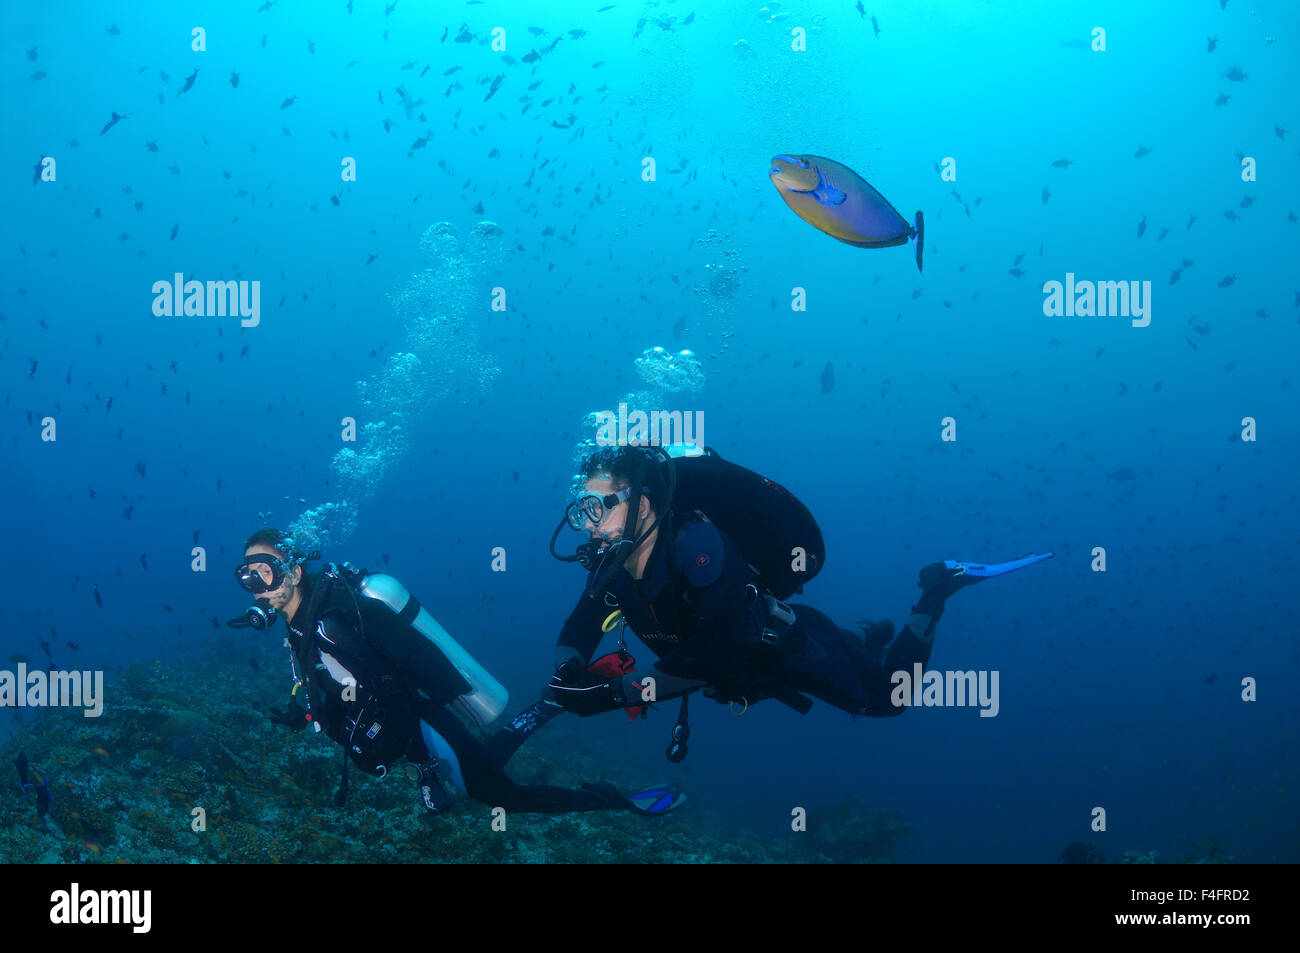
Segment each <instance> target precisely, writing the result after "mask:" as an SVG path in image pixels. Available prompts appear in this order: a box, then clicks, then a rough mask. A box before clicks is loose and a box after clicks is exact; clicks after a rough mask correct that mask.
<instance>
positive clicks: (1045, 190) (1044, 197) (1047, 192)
mask: <svg viewBox="0 0 1300 953" xmlns="http://www.w3.org/2000/svg"><path fill="white" fill-rule="evenodd" d="M1051 197H1052V193H1051V192H1049V191H1047V186H1045V185H1044V186H1043V204H1044V205H1046V204H1047V200H1048V199H1050V198H1051Z"/></svg>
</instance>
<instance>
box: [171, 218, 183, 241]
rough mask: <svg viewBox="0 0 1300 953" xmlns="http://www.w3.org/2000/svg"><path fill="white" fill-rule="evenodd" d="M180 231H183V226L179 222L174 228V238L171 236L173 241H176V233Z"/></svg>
mask: <svg viewBox="0 0 1300 953" xmlns="http://www.w3.org/2000/svg"><path fill="white" fill-rule="evenodd" d="M180 230H181V226H180V223H179V222H178V223H177V224H175V225H173V226H172V236H171V237H172V240H175V238H176V233H177V232H179V231H180Z"/></svg>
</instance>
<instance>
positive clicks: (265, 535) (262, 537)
mask: <svg viewBox="0 0 1300 953" xmlns="http://www.w3.org/2000/svg"><path fill="white" fill-rule="evenodd" d="M288 538H289V534H288V533H286V532H285V531H284V530H282V529H275V528H274V527H267V528H266V529H259V530H258V531H257V532H256V533H254V534H253V535H252V536H250V537H248V541H247V542H246V543H244V552H248V548H249V547H250V546H269V547H271V548H272V549H274V550H275V551H276V552H277V553H279V555H280V558H281V559H288V558H289V557H290V556H291V555H292V554H291V553H290V552H289V550H288V549H286V548H285V545H284V541H285V540H287V539H288Z"/></svg>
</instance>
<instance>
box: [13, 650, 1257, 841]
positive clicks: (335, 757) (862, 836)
mask: <svg viewBox="0 0 1300 953" xmlns="http://www.w3.org/2000/svg"><path fill="white" fill-rule="evenodd" d="M197 658H203V659H204V661H203V662H202V663H200V662H199V661H197V660H186V659H178V660H173V661H169V662H168V663H166V664H163V663H160V662H153V663H144V662H135V663H133V664H131V665H130V666H128V667H125V668H122V669H117V670H112V671H109V672H106V673H105V696H106V697H107V698H108V699H110V701H111V703H110V704H108V705H106V706H105V708H104V711H103V714H102V715H101V716H100V717H97V718H86V717H84V715H83V714H82V710H81V709H79V708H53V709H28V710H24V711H23V714H22V717H21V719H20V722H19V726H18V729H17V731H16V732H14V733H13V734H11V735H10V736H8V737H6V738H5V739H3V740H2V741H0V759H2V760H0V765H2V766H3V767H0V771H5V772H10V773H11V779H10V780H9V781H6V782H5V783H3V784H0V861H3V862H5V863H26V864H31V863H42V864H57V863H163V864H183V863H202V864H209V863H290V864H293V863H385V864H391V863H872V862H877V863H879V862H884V863H888V862H891V861H893V860H894V859H895V847H896V845H897V844H898V842H899V841H900V840H902V839H903V838H905V837H906V835H907V833H908V826H907V824H906V823H905V821H904V819H903V818H902V817H901V816H900V815H899V814H897V813H896V812H893V811H882V810H876V809H874V808H873V807H872V806H871V805H870V804H869V803H867V802H866V801H865V799H863V798H862V797H860V796H854V797H851V798H848V799H845V800H844V801H842V802H840V803H839V804H836V805H832V806H830V807H826V808H821V809H819V810H818V812H817V823H816V824H815V825H810V827H809V830H808V831H807V832H806V834H804V835H801V836H799V837H793V838H790V839H788V840H786V841H776V840H773V839H770V838H767V839H764V838H759V837H756V836H743V835H741V836H737V835H735V834H733V833H727V834H725V835H723V834H721V833H719V832H720V831H724V830H727V825H726V824H724V823H722V820H723V818H722V816H721V815H720V814H719V813H718V812H717V811H716V809H712V808H710V807H709V806H708V805H707V804H704V803H702V802H700V801H691V802H689V803H688V805H687V807H686V808H683V809H681V810H679V811H677V812H675V813H673V814H671V815H669V816H667V817H664V818H658V819H645V818H641V817H638V816H635V815H632V814H630V813H626V812H611V811H602V812H593V813H585V814H567V815H553V816H552V815H539V814H519V813H515V814H512V815H511V816H510V817H508V818H507V820H506V825H505V826H506V829H505V830H504V831H501V830H493V829H492V823H491V822H492V818H491V815H490V811H489V808H488V807H487V806H485V805H482V804H480V803H478V802H477V801H474V800H472V799H470V798H467V797H460V798H458V799H456V801H455V802H454V805H453V807H452V808H451V810H449V811H447V812H445V813H444V814H442V815H439V816H436V817H435V816H432V815H430V814H429V813H428V812H426V811H425V810H424V809H423V807H422V806H421V805H420V804H419V801H418V799H417V797H416V794H415V790H414V786H413V785H412V784H411V783H410V782H409V781H407V780H406V779H405V778H404V777H402V776H400V775H398V776H394V777H389V778H388V779H386V780H382V781H381V780H379V779H376V778H373V777H371V776H369V775H367V774H365V773H364V772H362V771H359V770H356V769H355V768H354V769H353V770H352V771H351V772H350V780H351V790H350V793H349V796H348V801H347V805H346V807H344V808H339V807H337V806H335V804H334V801H333V798H334V792H335V790H336V788H337V785H338V780H339V774H340V768H341V753H340V750H339V748H338V746H337V745H334V744H332V743H329V742H328V741H327V740H326V739H325V738H323V737H321V736H318V735H315V734H314V733H313V732H310V731H304V732H299V733H293V732H290V731H288V730H287V729H285V728H284V727H282V726H279V725H275V724H272V723H271V722H270V721H269V720H268V718H267V709H268V707H269V706H270V705H271V704H272V703H275V704H282V703H283V699H282V698H281V697H278V696H277V695H276V694H275V692H274V691H273V690H272V689H271V688H270V687H269V686H270V685H271V684H272V680H271V679H266V678H258V679H255V680H253V681H254V682H256V683H257V684H258V685H259V686H260V687H259V688H258V689H256V690H255V693H256V694H257V695H258V697H256V698H254V699H252V700H250V697H249V691H250V679H249V677H248V675H249V667H248V666H249V662H241V663H239V664H236V663H235V662H234V661H226V662H214V661H213V660H212V659H213V656H211V655H202V656H196V659H197ZM254 664H255V663H254ZM542 734H543V735H545V734H546V732H543V733H542ZM548 750H557V746H554V745H552V746H549V747H548V745H546V744H543V743H540V742H538V741H532V742H530V743H529V744H528V745H526V746H524V748H523V749H522V750H521V751H520V752H519V753H518V754H516V755H515V757H514V758H512V759H511V761H510V764H509V767H508V771H509V774H510V775H511V777H512V778H514V779H515V780H516V781H518V782H520V783H524V784H551V785H559V786H564V787H579V786H581V784H582V783H583V782H584V781H593V780H598V779H602V778H603V771H602V767H601V764H600V763H599V761H598V760H597V759H596V757H594V755H593V753H592V752H591V751H589V750H583V751H572V750H566V751H564V757H563V760H559V759H558V758H556V757H548V756H547V752H548ZM20 752H21V753H25V754H26V756H27V759H28V761H29V763H30V765H31V768H32V770H33V771H35V772H38V773H39V776H40V777H41V778H42V779H44V780H46V781H47V782H48V784H49V790H50V792H51V795H52V799H51V802H50V805H49V809H48V811H47V813H46V814H45V815H44V816H39V815H38V812H37V809H36V797H35V795H34V794H33V791H32V789H31V788H28V789H26V790H24V789H22V788H21V787H20V786H19V785H18V784H17V783H16V781H17V776H16V769H15V768H14V766H13V763H14V761H15V759H16V758H17V757H18V755H19V754H20ZM608 780H616V779H612V778H611V779H608ZM200 808H201V809H202V819H203V821H204V824H203V825H202V827H203V829H202V830H196V829H195V828H196V827H198V826H199V825H198V824H196V818H197V816H198V815H197V812H196V809H200ZM1053 853H1055V852H1054V851H1045V852H1044V854H1045V856H1044V859H1048V858H1049V857H1051V856H1052V854H1053ZM1059 859H1060V860H1061V861H1062V862H1065V863H1108V862H1117V863H1160V862H1162V859H1161V858H1160V857H1159V856H1158V855H1157V854H1156V853H1155V852H1154V851H1145V852H1140V851H1127V852H1125V853H1124V854H1123V855H1121V856H1119V857H1117V858H1115V859H1113V860H1112V859H1111V858H1109V857H1106V856H1104V855H1103V854H1101V853H1100V852H1098V851H1097V850H1096V849H1095V848H1094V847H1091V846H1088V845H1085V844H1083V843H1081V842H1075V843H1073V844H1070V845H1068V846H1067V847H1066V849H1065V851H1064V852H1062V853H1060V855H1059ZM1225 861H1231V857H1230V856H1229V855H1228V854H1227V853H1226V851H1224V850H1223V849H1222V848H1221V847H1219V846H1218V845H1210V846H1209V847H1208V848H1207V849H1205V850H1202V851H1200V852H1199V854H1198V855H1197V856H1189V857H1183V858H1178V859H1177V861H1176V862H1184V863H1186V862H1200V863H1204V862H1225Z"/></svg>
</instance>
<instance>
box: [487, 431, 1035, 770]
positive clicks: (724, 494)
mask: <svg viewBox="0 0 1300 953" xmlns="http://www.w3.org/2000/svg"><path fill="white" fill-rule="evenodd" d="M674 449H679V448H674ZM581 476H583V477H585V480H586V483H585V487H583V488H582V489H581V490H580V491H579V492H578V495H577V498H576V499H575V500H574V501H573V502H572V503H570V504H569V507H568V508H567V510H566V513H565V518H564V519H563V520H561V521H560V525H559V526H557V527H556V530H555V533H554V534H553V535H552V537H551V554H552V555H553V556H555V557H556V558H557V559H561V560H564V561H573V562H579V563H581V565H582V566H583V567H584V568H586V569H587V570H588V571H589V575H588V579H587V585H586V587H585V589H584V591H583V594H582V596H581V597H580V598H579V600H578V604H577V606H576V608H574V610H573V612H572V613H571V614H570V615H569V617H568V619H567V620H566V621H565V623H564V627H563V629H562V630H561V632H560V635H559V639H558V642H557V645H556V655H555V674H554V676H553V677H552V679H551V683H550V685H549V686H548V689H547V690H546V692H544V696H543V701H541V702H538V703H537V704H536V705H534V706H533V708H532V709H528V710H526V712H525V713H524V714H527V715H529V716H530V717H529V719H528V720H527V721H524V722H519V723H518V724H515V723H512V724H511V725H509V726H507V727H506V728H505V729H503V730H502V732H500V734H499V739H498V740H499V743H502V744H504V743H506V739H512V740H513V741H514V742H517V743H522V741H523V739H524V738H526V737H527V734H528V732H529V731H532V730H535V729H536V727H537V726H538V722H540V721H543V720H544V719H546V718H548V717H553V715H554V713H555V710H554V709H555V706H556V705H558V706H560V707H562V708H563V709H565V710H567V711H570V712H574V713H576V714H579V715H583V716H588V715H595V714H599V713H601V712H606V711H612V710H614V709H617V708H626V709H628V712H629V715H631V716H635V715H637V714H640V715H644V714H645V704H646V702H647V701H651V702H653V701H663V700H665V699H670V698H674V697H679V696H680V697H681V699H682V703H681V713H680V715H679V717H678V721H677V724H676V725H675V726H674V728H673V733H672V744H670V746H669V748H668V752H667V754H668V758H669V760H670V761H680V760H681V759H682V758H684V757H685V753H686V739H687V737H689V732H690V729H689V725H688V723H687V719H686V715H687V699H688V698H689V695H690V693H692V692H694V691H697V690H699V691H702V692H703V693H704V694H705V695H706V696H707V697H710V698H713V699H714V700H715V701H718V702H722V703H727V704H729V705H730V706H731V710H732V712H733V713H735V714H743V713H744V712H745V711H746V710H748V708H749V706H750V705H752V704H754V703H755V702H757V701H760V700H763V699H767V698H775V699H777V700H778V701H781V702H783V703H785V704H786V705H789V706H790V707H791V708H794V709H795V710H796V711H799V712H800V713H801V714H802V713H806V712H807V711H808V710H809V709H810V708H811V707H812V702H811V700H809V698H808V697H807V696H809V695H811V696H815V697H817V698H820V699H822V700H824V701H826V702H827V703H829V704H831V705H834V706H835V707H837V708H840V709H842V710H844V711H846V712H849V713H850V714H853V715H868V716H872V717H889V716H893V715H899V714H901V713H902V712H903V710H904V708H905V707H906V705H903V704H897V703H895V702H894V701H893V700H892V699H891V693H892V691H893V683H892V680H891V676H892V673H895V672H898V671H907V672H909V673H911V672H912V671H913V666H914V665H918V664H919V665H921V666H925V665H926V663H928V662H929V659H930V652H931V649H932V647H933V643H934V634H935V628H936V626H937V624H938V622H939V619H940V617H941V616H942V615H943V612H944V607H945V603H946V601H947V599H948V598H949V597H950V596H952V595H953V594H954V593H956V592H957V591H958V590H960V589H962V588H964V587H965V586H968V585H972V584H974V583H978V582H980V581H982V580H983V579H986V578H989V577H991V576H994V575H1001V574H1003V573H1005V572H1009V571H1011V570H1013V569H1019V568H1022V567H1023V566H1027V565H1031V564H1033V563H1034V562H1038V561H1041V560H1043V559H1047V558H1050V556H1051V555H1052V554H1050V553H1047V554H1033V555H1029V556H1026V557H1022V558H1021V559H1018V560H1015V561H1013V562H1010V563H1002V564H1000V565H985V564H981V563H963V562H956V561H953V560H947V561H945V562H940V563H933V564H931V565H928V566H926V567H924V568H923V569H922V570H921V571H920V581H919V582H918V585H919V586H920V588H921V590H922V592H921V597H920V599H919V600H918V601H917V603H916V605H915V606H913V607H912V612H911V615H910V617H909V618H908V620H907V622H906V624H905V625H904V626H903V628H902V630H901V631H899V632H898V633H897V635H896V636H895V634H894V626H893V623H892V622H889V621H883V622H874V623H873V622H862V623H859V626H860V627H861V629H862V631H861V632H860V633H858V632H851V631H849V630H847V629H842V628H840V627H839V626H837V625H836V624H835V623H834V622H833V621H832V620H831V619H830V618H829V617H827V616H826V615H825V614H824V613H822V612H820V611H818V610H817V609H815V608H813V607H812V606H807V605H787V604H786V603H785V602H783V601H782V600H783V599H787V598H789V597H790V596H791V595H793V594H795V593H797V592H800V591H802V587H803V584H804V583H806V582H808V581H809V580H810V579H812V578H813V576H815V575H816V574H817V572H818V571H820V569H821V568H822V565H823V564H824V561H825V549H824V545H823V542H822V536H821V531H820V529H819V528H818V527H817V524H816V521H815V520H814V519H813V517H812V514H811V513H809V511H808V509H807V508H806V507H805V506H804V505H803V504H802V503H800V502H799V501H798V500H797V499H796V498H795V497H794V496H793V494H791V493H790V492H789V491H788V490H786V489H785V488H784V487H781V486H780V485H779V484H776V483H773V482H772V481H771V480H768V479H766V478H764V477H761V476H759V475H758V474H756V473H754V472H753V471H750V470H747V469H745V468H744V467H741V466H738V465H736V464H734V463H730V462H728V461H726V460H723V459H722V458H721V457H720V456H718V454H717V453H715V452H714V451H712V450H705V451H704V452H702V453H701V452H699V451H696V452H695V454H694V455H685V456H682V455H674V454H672V453H669V452H668V451H667V450H666V449H663V448H643V447H637V446H614V447H605V448H602V449H598V450H596V451H595V452H593V453H592V454H591V455H590V456H589V457H588V458H587V460H586V461H585V462H584V465H583V468H582V471H581ZM566 523H567V524H568V525H569V526H570V527H572V528H573V529H575V530H579V531H584V532H585V533H586V534H587V536H588V540H587V541H586V542H585V543H583V544H582V545H580V546H579V547H578V552H577V554H576V555H573V556H562V555H560V554H559V553H558V552H557V551H556V549H555V542H556V539H557V538H558V536H559V534H560V532H561V531H562V529H563V528H564V526H565V524H566ZM616 626H624V627H626V628H630V629H631V630H632V631H633V632H634V633H635V634H636V635H637V636H638V637H639V638H640V639H641V641H642V642H643V643H645V645H646V646H647V647H648V648H649V649H650V650H651V651H652V652H653V653H654V654H655V656H657V660H656V661H655V663H654V665H653V667H652V669H651V671H650V674H651V675H652V676H653V680H654V685H653V691H652V692H650V691H647V690H646V683H645V682H644V681H642V679H643V678H644V676H643V675H638V674H636V673H635V672H634V671H633V664H634V661H635V660H634V659H632V657H631V656H630V655H629V654H628V653H627V652H626V648H625V645H624V643H623V642H622V639H621V638H620V658H621V659H622V661H623V666H622V667H621V668H620V669H618V670H616V671H614V672H612V673H609V674H608V675H607V674H602V673H601V671H600V670H593V669H592V667H590V666H589V665H588V660H589V659H590V658H591V655H592V654H593V652H594V651H595V650H596V648H597V646H598V645H599V644H600V641H601V638H602V635H604V634H605V633H608V632H610V631H612V630H613V628H614V627H616ZM882 656H883V658H882ZM517 721H518V719H517Z"/></svg>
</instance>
